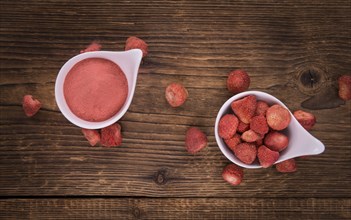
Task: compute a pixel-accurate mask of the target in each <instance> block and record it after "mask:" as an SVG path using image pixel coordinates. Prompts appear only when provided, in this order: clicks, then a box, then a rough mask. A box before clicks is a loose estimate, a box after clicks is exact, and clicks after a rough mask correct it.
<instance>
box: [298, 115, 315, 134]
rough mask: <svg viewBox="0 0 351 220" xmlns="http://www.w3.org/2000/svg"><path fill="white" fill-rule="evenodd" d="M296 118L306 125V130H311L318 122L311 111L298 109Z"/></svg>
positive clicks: (303, 125)
mask: <svg viewBox="0 0 351 220" xmlns="http://www.w3.org/2000/svg"><path fill="white" fill-rule="evenodd" d="M294 116H295V118H296V120H297V121H298V122H299V123H300V124H301V125H302V127H304V128H305V129H306V130H311V129H312V127H313V126H314V124H315V123H316V117H315V116H314V115H313V114H312V113H309V112H305V111H302V110H297V111H295V112H294Z"/></svg>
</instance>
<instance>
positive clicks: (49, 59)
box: [0, 0, 351, 219]
mask: <svg viewBox="0 0 351 220" xmlns="http://www.w3.org/2000/svg"><path fill="white" fill-rule="evenodd" d="M0 4H1V5H0V79H1V80H0V196H3V197H6V198H13V199H6V200H2V201H1V207H2V209H4V208H3V207H5V210H8V211H9V212H6V213H5V212H4V213H3V212H1V214H3V215H4V217H10V216H11V215H12V216H14V217H16V216H17V215H16V213H13V212H11V210H12V209H11V207H13V206H14V205H15V204H16V203H17V204H18V205H24V208H23V210H22V212H20V213H19V215H20V216H25V215H27V216H31V214H33V213H34V214H33V215H34V218H35V217H40V215H43V216H44V218H45V217H47V218H49V217H50V216H52V215H55V212H56V209H53V212H49V211H47V212H48V214H47V215H46V214H45V213H44V211H43V212H40V210H41V208H40V207H42V206H45V205H47V206H48V207H53V208H55V207H59V208H58V209H59V210H60V209H62V207H69V208H68V209H72V210H75V211H77V210H78V211H77V212H78V214H77V215H78V216H82V217H86V216H85V213H82V210H85V209H87V208H86V207H82V206H80V205H83V204H84V203H87V204H90V205H91V206H89V207H99V206H101V207H111V208H114V207H123V208H121V209H118V211H117V212H112V213H111V212H109V213H103V212H101V211H98V208H96V209H93V210H97V211H96V213H97V215H100V214H101V215H102V216H103V217H105V218H109V216H106V215H108V214H111V215H112V217H115V216H116V215H121V216H123V217H124V216H125V217H126V218H133V216H131V213H130V211H125V210H126V209H128V210H129V208H128V206H129V205H125V206H124V205H123V201H125V200H126V201H128V204H129V203H140V204H142V205H143V206H144V205H145V206H146V205H147V203H148V202H150V204H154V206H157V207H158V206H161V207H160V208H159V209H158V210H159V212H160V213H158V214H160V215H161V214H162V213H163V212H165V211H166V210H169V212H171V213H177V212H178V211H179V213H177V214H175V215H169V217H173V216H174V217H179V218H186V217H188V218H190V217H194V218H196V217H199V218H200V217H203V216H204V215H203V214H202V213H199V212H198V211H197V210H202V209H203V208H204V207H205V209H206V210H208V211H207V212H206V214H208V215H209V217H216V216H218V218H231V216H227V215H225V216H222V215H221V214H220V213H219V212H215V209H214V208H213V207H211V206H210V204H212V203H213V202H214V203H215V204H218V207H222V206H223V207H224V208H223V209H220V210H225V211H226V212H227V213H229V214H232V213H233V212H232V209H233V208H235V207H236V206H235V205H232V204H230V205H229V204H228V203H229V202H233V203H235V204H237V205H239V204H241V201H243V203H242V204H253V206H255V209H253V210H251V209H244V210H245V212H246V213H250V214H247V215H249V216H251V214H252V218H255V216H262V215H263V213H262V210H264V209H268V208H271V207H278V205H277V204H283V205H282V209H278V210H279V211H278V212H277V213H275V212H274V211H269V212H270V213H271V214H270V216H271V217H272V219H274V217H276V216H278V217H279V216H280V215H284V214H282V213H285V214H286V216H284V217H286V218H292V217H293V216H294V214H293V213H294V210H296V209H294V208H293V207H294V205H296V206H298V205H301V207H303V205H307V207H310V208H311V209H306V210H305V211H304V212H302V213H301V214H302V215H304V216H305V217H306V218H308V219H310V218H314V216H316V218H317V217H318V216H320V217H321V218H322V217H325V218H328V215H327V213H330V216H331V217H335V219H337V218H338V217H340V218H347V217H350V212H349V211H345V210H347V209H346V208H349V207H350V200H349V198H350V197H351V193H350V192H351V185H350V184H349V180H350V179H351V148H350V146H351V133H350V130H351V103H350V102H346V103H345V102H343V101H341V100H340V99H338V97H337V96H336V93H337V83H336V80H337V78H338V77H339V76H340V75H342V74H350V71H351V63H350V60H351V45H350V42H351V37H350V36H351V29H350V26H351V5H350V1H339V0H338V1H332V2H331V1H319V0H318V1H317V0H316V1H314V0H309V1H141V0H140V1H105V2H104V3H101V2H99V3H97V2H96V1H89V0H85V1H74V2H71V1H16V2H13V1H2V2H1V3H0ZM131 35H136V36H139V37H141V38H143V39H144V40H145V41H146V42H147V43H148V44H149V55H148V56H147V57H146V58H145V59H144V61H143V63H142V65H141V68H140V71H139V72H140V74H139V76H138V82H137V88H136V92H135V96H134V98H133V102H132V104H131V106H130V108H129V110H128V112H127V114H126V115H125V116H124V117H123V118H122V119H121V121H120V123H121V125H122V131H123V138H124V139H123V145H122V147H119V148H112V149H107V148H102V147H89V145H88V142H87V141H86V140H85V139H84V137H83V135H82V134H81V132H80V129H79V128H77V127H75V126H73V125H72V124H70V123H69V122H68V121H67V120H66V119H65V118H64V117H63V115H62V114H61V113H60V112H59V110H58V108H57V106H56V103H55V98H54V84H55V79H56V76H57V73H58V71H59V69H60V67H61V66H62V65H63V64H64V63H65V62H66V61H67V60H68V59H69V58H70V57H72V56H74V55H76V54H77V53H78V52H79V51H80V50H81V49H82V48H84V47H85V46H86V45H87V44H89V43H90V42H91V41H93V40H99V41H100V43H102V45H103V49H104V50H123V48H124V42H125V40H126V38H127V37H128V36H131ZM237 68H242V69H245V70H246V71H247V72H248V73H249V75H250V77H251V85H250V90H260V91H264V92H268V93H270V94H272V95H274V96H276V97H277V98H279V99H281V100H282V101H283V102H284V103H285V104H286V105H287V106H288V107H289V108H290V109H291V110H297V109H305V108H303V107H302V103H305V104H303V106H304V107H306V108H308V109H305V110H308V111H311V112H312V113H313V114H315V115H316V117H317V124H316V126H315V127H314V128H313V130H312V131H311V133H312V134H313V135H314V136H315V137H317V138H318V139H320V140H321V141H322V142H323V143H324V144H325V145H326V151H325V152H324V153H323V154H321V155H319V156H314V157H310V158H307V159H299V160H298V172H296V173H294V174H290V175H288V174H280V173H277V172H276V171H275V170H274V169H273V168H270V169H260V170H245V177H244V181H243V183H242V184H241V185H240V186H238V187H231V186H229V185H228V184H226V183H225V182H224V181H223V180H222V178H221V171H222V169H223V167H224V166H225V165H226V164H228V163H229V161H228V160H227V159H226V158H225V157H224V156H223V154H222V153H221V152H220V150H219V148H218V147H217V144H216V141H215V138H214V122H215V118H216V114H217V112H218V110H219V108H220V107H221V105H222V104H223V103H224V102H225V101H226V100H227V99H228V98H229V97H231V96H232V94H230V93H229V92H228V91H227V90H226V78H227V74H228V73H229V72H230V71H231V70H233V69H237ZM171 82H180V83H182V84H184V86H185V87H186V88H187V89H188V91H189V99H188V100H187V101H186V103H185V104H184V105H183V106H182V107H180V108H171V107H170V106H169V105H168V104H167V103H166V100H165V98H164V90H165V88H166V86H167V85H168V84H169V83H171ZM25 94H32V95H34V96H35V97H37V98H38V99H40V100H41V101H42V103H43V108H42V109H41V111H40V112H39V113H38V114H37V115H36V116H35V117H33V118H27V117H25V115H24V113H23V110H22V107H21V101H22V97H23V95H25ZM306 100H309V101H307V102H305V101H306ZM311 100H312V101H311ZM306 103H307V104H306ZM190 126H197V127H199V128H200V129H201V130H203V131H204V132H206V134H207V135H208V138H209V146H208V147H207V148H205V149H204V150H203V151H201V152H200V153H199V154H197V155H189V154H188V153H187V152H186V151H185V148H184V138H185V137H184V134H185V131H186V129H187V128H188V127H190ZM18 196H28V197H36V196H45V197H50V196H96V197H98V196H101V197H104V196H108V197H120V196H123V197H128V198H121V199H118V198H117V199H115V198H114V199H111V200H106V201H105V200H89V199H88V200H83V201H84V203H81V202H82V201H81V200H80V199H76V200H75V199H73V200H70V199H68V200H64V199H62V200H61V199H52V200H51V199H50V198H48V199H47V200H46V199H39V200H35V199H33V200H32V199H29V200H26V199H23V200H21V199H16V197H18ZM129 197H153V199H150V200H148V199H144V198H141V199H140V200H138V199H134V198H129ZM169 197H177V198H179V199H176V198H169ZM204 197H212V198H211V199H203V198H204ZM161 198H162V199H161ZM166 198H168V199H166ZM239 198H243V200H239ZM312 198H314V199H312ZM335 198H337V199H335ZM285 199H286V200H285ZM266 200H268V203H267V204H268V205H267V206H266V205H265V204H266V203H265V201H266ZM163 201H165V203H163ZM334 203H335V204H338V205H334ZM162 204H165V205H164V206H162ZM187 204H189V205H188V206H189V207H194V212H192V211H189V212H188V213H187V212H185V211H184V210H183V209H184V207H183V206H184V205H185V208H186V209H189V207H188V206H187ZM6 207H7V208H6ZM216 207H217V206H216ZM218 207H217V208H218ZM239 207H241V206H239ZM289 207H290V208H289ZM343 207H346V208H345V209H344V208H343ZM116 209H117V208H116ZM147 209H151V208H150V207H148V208H147ZM234 210H238V211H239V213H242V212H240V210H239V209H234ZM329 211H330V212H329ZM45 212H46V211H45ZM57 212H59V211H57ZM150 212H151V214H150ZM212 212H213V213H214V214H213V215H212V216H211V215H210V214H209V213H212ZM319 212H320V213H324V214H326V215H323V216H322V214H321V215H319ZM11 213H12V214H11ZM50 213H51V214H50ZM96 213H93V214H92V215H91V216H93V217H94V216H96ZM147 213H148V215H147V218H148V217H151V218H152V219H157V218H161V217H160V216H159V215H157V213H152V210H151V211H149V210H148V211H147ZM69 214H70V213H67V215H69ZM187 214H188V215H187ZM316 214H317V215H316ZM33 215H32V216H33ZM63 216H64V215H63ZM243 216H244V215H243ZM246 217H248V216H246Z"/></svg>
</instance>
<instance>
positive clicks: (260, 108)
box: [255, 100, 269, 116]
mask: <svg viewBox="0 0 351 220" xmlns="http://www.w3.org/2000/svg"><path fill="white" fill-rule="evenodd" d="M267 109H269V105H268V104H267V102H265V101H261V100H259V101H257V106H256V111H255V115H263V116H266V112H267Z"/></svg>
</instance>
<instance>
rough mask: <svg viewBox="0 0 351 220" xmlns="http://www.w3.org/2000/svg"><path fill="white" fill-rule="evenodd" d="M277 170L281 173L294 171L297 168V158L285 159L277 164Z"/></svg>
mask: <svg viewBox="0 0 351 220" xmlns="http://www.w3.org/2000/svg"><path fill="white" fill-rule="evenodd" d="M275 168H276V169H277V171H279V172H281V173H292V172H295V171H296V170H297V167H296V162H295V159H289V160H284V161H283V162H280V163H277V164H276V165H275Z"/></svg>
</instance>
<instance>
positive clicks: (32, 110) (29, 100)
mask: <svg viewBox="0 0 351 220" xmlns="http://www.w3.org/2000/svg"><path fill="white" fill-rule="evenodd" d="M22 107H23V110H24V113H25V114H26V115H27V116H28V117H32V116H34V115H35V114H36V113H37V112H38V111H39V109H40V108H41V103H40V101H39V100H38V99H35V98H33V96H32V95H25V96H24V97H23V102H22Z"/></svg>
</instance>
